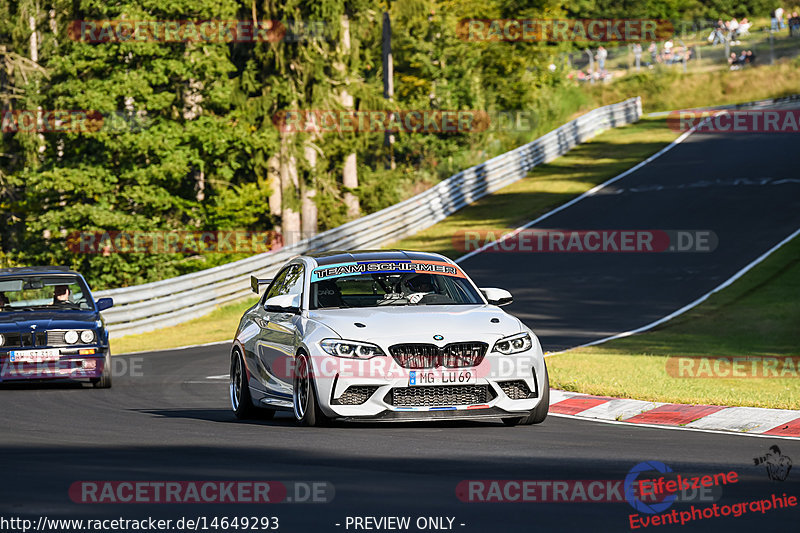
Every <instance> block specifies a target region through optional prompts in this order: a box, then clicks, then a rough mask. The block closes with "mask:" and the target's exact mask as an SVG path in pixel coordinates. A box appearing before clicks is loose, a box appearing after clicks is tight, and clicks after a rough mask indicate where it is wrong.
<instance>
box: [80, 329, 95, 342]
mask: <svg viewBox="0 0 800 533" xmlns="http://www.w3.org/2000/svg"><path fill="white" fill-rule="evenodd" d="M92 341H94V331H92V330H90V329H86V330H83V331H81V342H82V343H83V344H90V343H91V342H92Z"/></svg>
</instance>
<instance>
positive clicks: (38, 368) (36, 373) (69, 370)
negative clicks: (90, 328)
mask: <svg viewBox="0 0 800 533" xmlns="http://www.w3.org/2000/svg"><path fill="white" fill-rule="evenodd" d="M26 349H30V348H15V350H26ZM46 349H57V350H58V351H59V356H58V359H57V360H55V361H42V362H17V361H12V360H11V354H10V352H11V350H10V349H6V350H2V351H0V382H11V381H25V380H53V379H95V378H99V377H100V376H101V375H102V374H103V370H104V368H105V364H106V360H107V359H106V355H107V354H108V348H107V347H103V346H80V347H75V348H72V347H70V348H46ZM88 350H94V353H92V354H89V353H86V352H87V351H88ZM81 352H84V353H81Z"/></svg>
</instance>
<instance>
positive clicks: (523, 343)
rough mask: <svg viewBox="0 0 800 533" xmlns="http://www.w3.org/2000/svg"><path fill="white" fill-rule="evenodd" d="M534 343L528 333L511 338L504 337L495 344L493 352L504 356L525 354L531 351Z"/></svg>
mask: <svg viewBox="0 0 800 533" xmlns="http://www.w3.org/2000/svg"><path fill="white" fill-rule="evenodd" d="M531 346H533V341H532V340H531V336H530V335H529V334H527V333H517V334H516V335H511V336H510V337H504V338H502V339H500V340H499V341H497V342H496V343H494V348H492V351H493V352H499V353H501V354H503V355H511V354H515V353H519V352H524V351H527V350H530V349H531Z"/></svg>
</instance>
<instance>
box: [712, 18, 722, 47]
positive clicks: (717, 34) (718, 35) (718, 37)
mask: <svg viewBox="0 0 800 533" xmlns="http://www.w3.org/2000/svg"><path fill="white" fill-rule="evenodd" d="M712 35H713V36H714V39H713V42H712V43H711V46H714V45H716V44H720V43H723V42H725V23H724V22H722V19H719V20H717V25H716V27H715V28H714V32H713V33H712Z"/></svg>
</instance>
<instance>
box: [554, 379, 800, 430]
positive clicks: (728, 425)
mask: <svg viewBox="0 0 800 533" xmlns="http://www.w3.org/2000/svg"><path fill="white" fill-rule="evenodd" d="M550 414H554V415H567V416H575V417H578V418H587V419H595V420H600V421H615V422H623V423H628V424H640V425H646V426H665V427H672V428H683V429H694V430H699V431H703V430H706V431H708V430H711V431H714V430H716V431H730V432H736V433H742V434H747V435H762V436H771V437H784V438H785V437H794V438H800V411H791V410H788V409H764V408H760V407H725V406H721V405H684V404H677V403H662V402H647V401H643V400H628V399H623V398H611V397H608V396H592V395H589V394H580V393H576V392H565V391H561V390H556V389H551V390H550Z"/></svg>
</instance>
